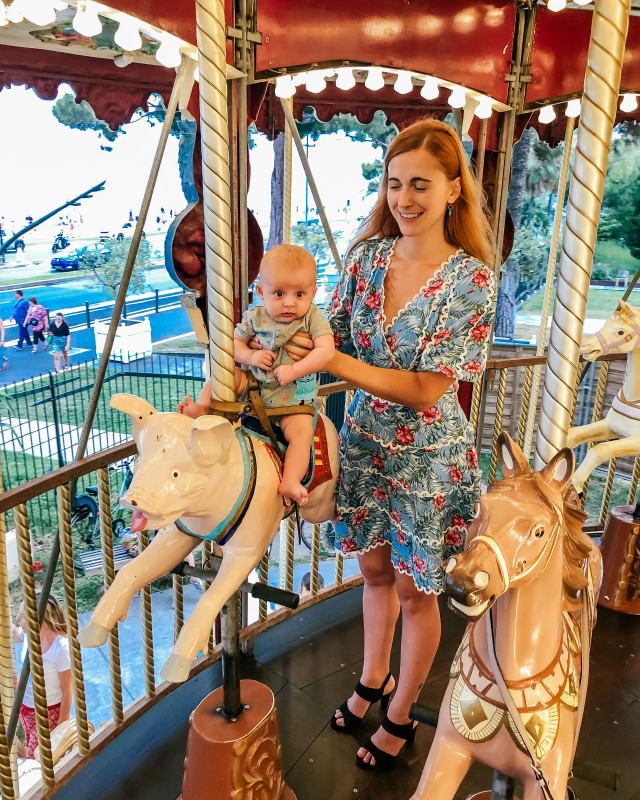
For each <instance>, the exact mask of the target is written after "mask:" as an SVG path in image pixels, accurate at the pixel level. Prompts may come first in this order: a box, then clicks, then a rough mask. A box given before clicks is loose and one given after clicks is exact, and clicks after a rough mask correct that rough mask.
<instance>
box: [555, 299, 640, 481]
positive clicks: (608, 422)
mask: <svg viewBox="0 0 640 800" xmlns="http://www.w3.org/2000/svg"><path fill="white" fill-rule="evenodd" d="M580 352H581V353H582V355H583V356H584V357H585V358H586V359H587V361H594V360H595V359H596V358H598V357H599V356H602V355H609V354H610V353H627V370H626V372H625V376H624V383H623V385H622V389H620V391H619V392H618V394H617V395H616V396H615V397H614V399H613V402H612V404H611V408H610V409H609V412H608V414H607V416H606V417H605V418H604V419H601V420H598V421H597V422H592V423H591V424H590V425H581V426H580V427H578V428H571V430H570V431H569V433H568V435H567V447H570V448H572V449H573V448H574V447H577V446H578V445H580V444H584V443H585V442H602V444H598V445H595V446H594V447H592V448H591V449H590V450H589V451H588V452H587V455H586V456H585V458H584V460H583V462H582V463H581V464H580V466H579V467H578V469H577V470H576V471H575V474H574V476H573V485H574V486H575V488H576V491H578V492H581V491H582V488H583V486H584V483H585V481H586V480H587V478H588V477H589V475H590V474H591V473H592V472H593V470H594V469H595V468H596V467H598V466H599V465H600V464H602V463H604V462H605V461H608V460H609V459H611V458H618V456H637V455H638V454H640V309H638V308H634V307H633V306H630V305H629V304H628V303H625V301H624V300H621V301H620V310H619V311H616V312H614V314H613V316H611V317H609V319H608V320H607V321H606V322H605V323H604V325H603V326H602V328H601V329H600V330H599V331H598V332H597V333H596V334H595V335H594V336H585V337H584V339H583V340H582V343H581V345H580ZM612 439H613V440H615V441H611V440H612Z"/></svg>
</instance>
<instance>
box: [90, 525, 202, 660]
mask: <svg viewBox="0 0 640 800" xmlns="http://www.w3.org/2000/svg"><path fill="white" fill-rule="evenodd" d="M199 542H200V540H199V539H195V538H194V537H193V536H188V535H187V534H185V533H181V532H180V531H179V530H178V529H177V528H176V526H175V525H170V526H169V527H167V528H163V529H162V530H161V531H158V533H157V534H156V536H155V538H154V539H153V541H152V542H151V544H150V545H149V547H147V548H146V549H145V550H144V551H143V552H142V553H140V555H139V556H136V558H133V559H132V560H131V563H130V564H127V565H126V566H125V567H122V569H121V570H119V572H117V573H116V577H115V580H114V581H113V583H112V584H111V586H110V587H109V589H108V590H107V592H105V594H104V596H103V597H102V599H101V600H100V602H99V603H98V606H97V608H96V610H95V611H94V612H93V614H92V615H91V619H90V620H89V622H88V623H87V624H86V625H85V626H84V628H83V629H82V630H81V631H80V633H79V634H78V641H79V642H80V644H81V645H82V646H83V647H100V646H101V645H103V644H104V643H105V642H106V641H107V638H108V637H109V631H110V630H111V629H112V628H113V626H114V625H115V624H116V622H117V621H118V620H120V621H122V622H123V621H124V620H125V619H126V616H127V611H128V610H129V603H131V598H132V597H133V596H134V594H135V593H136V592H139V591H140V589H142V587H143V586H146V585H147V584H148V583H150V582H151V581H154V580H156V579H157V578H160V577H162V576H163V575H166V574H167V572H170V571H171V570H172V569H173V568H174V567H175V566H176V564H179V563H180V561H184V559H185V558H186V557H187V556H188V555H189V553H190V552H191V551H192V550H193V549H194V548H195V547H196V546H197V545H198V544H199Z"/></svg>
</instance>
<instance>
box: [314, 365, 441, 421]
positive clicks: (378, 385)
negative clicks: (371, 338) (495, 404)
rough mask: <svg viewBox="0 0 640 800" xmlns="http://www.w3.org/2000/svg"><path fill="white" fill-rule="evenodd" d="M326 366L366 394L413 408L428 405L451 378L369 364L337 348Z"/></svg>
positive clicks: (418, 409) (418, 408) (433, 373)
mask: <svg viewBox="0 0 640 800" xmlns="http://www.w3.org/2000/svg"><path fill="white" fill-rule="evenodd" d="M326 370H327V372H330V373H331V374H332V375H336V376H337V377H338V378H342V379H343V380H345V381H349V383H352V384H354V385H355V386H357V387H359V388H360V389H363V390H364V391H365V392H369V394H372V395H375V396H376V397H379V398H380V399H382V400H388V401H389V402H390V403H398V404H399V405H402V406H406V407H407V408H412V409H414V411H426V410H427V409H429V408H431V406H432V405H434V404H435V403H437V402H438V400H439V399H440V398H441V397H442V395H443V394H444V393H445V392H446V391H447V389H448V388H449V387H450V386H451V384H452V380H451V378H449V377H447V376H446V375H443V374H441V373H439V372H409V371H408V370H400V369H385V368H384V367H372V366H371V365H369V364H365V363H364V362H363V361H359V360H358V359H357V358H352V357H351V356H347V355H345V354H344V353H340V352H337V351H336V352H335V353H334V356H333V358H332V359H331V361H330V362H329V364H328V365H327V368H326Z"/></svg>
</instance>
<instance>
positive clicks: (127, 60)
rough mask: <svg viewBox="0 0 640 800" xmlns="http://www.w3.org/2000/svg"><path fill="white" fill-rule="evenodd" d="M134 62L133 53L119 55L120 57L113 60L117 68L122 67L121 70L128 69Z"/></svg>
mask: <svg viewBox="0 0 640 800" xmlns="http://www.w3.org/2000/svg"><path fill="white" fill-rule="evenodd" d="M132 62H133V56H132V55H131V53H118V55H117V56H116V57H115V58H114V59H113V63H114V64H115V65H116V67H120V69H124V68H125V67H128V66H129V64H131V63H132Z"/></svg>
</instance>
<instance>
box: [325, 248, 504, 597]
mask: <svg viewBox="0 0 640 800" xmlns="http://www.w3.org/2000/svg"><path fill="white" fill-rule="evenodd" d="M396 241H397V240H396V239H371V240H368V241H366V242H363V243H362V244H360V245H358V247H356V248H355V249H354V250H353V252H352V253H351V255H350V257H349V261H348V263H347V265H346V266H345V269H344V270H343V273H342V276H341V279H340V282H339V284H338V286H337V287H336V290H335V292H334V294H333V298H332V303H331V310H330V315H329V320H330V322H331V327H332V329H333V331H334V339H335V343H336V348H338V349H343V348H345V347H352V348H353V350H354V351H355V352H354V354H355V355H356V356H357V357H358V358H359V359H360V360H362V361H364V362H366V363H368V364H371V365H373V366H377V367H385V368H389V367H391V368H396V369H400V370H410V371H416V372H422V371H430V372H442V373H444V374H445V375H448V376H450V377H451V378H453V385H452V386H451V387H450V388H449V389H448V390H447V391H446V392H445V394H444V395H443V396H442V397H441V398H440V400H438V402H437V403H435V404H434V405H433V406H431V408H429V409H427V410H426V411H414V410H413V409H411V408H407V407H405V406H401V405H398V404H395V403H390V402H388V401H386V400H382V399H380V398H378V397H374V396H373V395H370V394H368V393H367V392H364V391H361V390H358V391H357V392H356V393H355V396H354V398H353V401H352V403H351V405H350V407H349V410H348V412H347V415H346V419H345V423H344V425H343V427H342V430H341V432H340V466H341V470H340V480H339V485H338V501H337V508H338V514H337V525H336V547H339V548H340V549H341V550H342V551H343V552H344V553H349V552H364V551H366V550H370V549H372V548H374V547H378V546H380V545H382V544H385V543H389V544H391V560H392V563H393V566H394V567H395V568H396V569H397V570H399V571H400V572H402V573H405V574H408V575H411V576H412V577H413V579H414V582H415V585H416V587H417V588H418V589H419V590H421V591H424V592H433V593H440V592H441V591H442V589H443V576H444V573H443V568H444V564H445V563H446V560H447V559H448V558H449V556H451V555H453V554H455V553H457V552H459V551H460V550H462V548H463V547H464V541H465V536H466V531H467V528H468V526H469V524H470V522H471V519H472V518H473V515H474V513H475V507H476V504H477V502H478V498H479V496H480V479H481V473H480V470H479V469H478V457H477V454H476V450H475V446H474V437H473V432H472V430H471V427H470V425H469V423H468V421H467V419H466V417H465V415H464V412H463V411H462V409H461V408H460V405H459V403H458V399H457V395H456V388H457V383H458V381H459V380H465V381H473V380H476V379H477V378H478V377H479V376H480V375H481V374H482V371H483V369H484V365H485V361H486V351H487V346H488V337H489V334H490V329H491V317H492V314H493V297H494V293H495V277H494V275H493V273H492V272H491V270H489V269H488V268H487V267H486V266H485V265H484V264H482V263H480V262H479V261H477V260H476V259H474V258H472V257H471V256H469V255H468V254H467V253H466V252H464V251H463V250H458V251H457V252H456V253H455V254H454V255H453V256H451V257H450V258H449V259H448V261H447V262H445V263H444V264H442V265H441V267H440V268H439V269H438V270H437V271H436V273H435V275H434V276H433V277H432V278H431V279H430V280H429V281H428V282H427V283H426V284H425V286H423V287H422V288H421V290H420V291H419V292H418V293H417V294H416V295H415V297H413V299H411V300H410V301H409V302H408V303H407V304H406V305H405V306H404V308H402V309H401V310H400V311H399V313H398V314H397V315H396V317H395V318H394V319H393V320H391V321H390V324H388V325H387V320H386V319H385V316H384V313H383V308H384V278H385V275H386V273H387V270H388V269H389V264H390V262H391V260H392V258H393V248H394V244H395V242H396Z"/></svg>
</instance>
